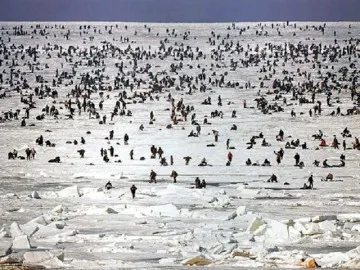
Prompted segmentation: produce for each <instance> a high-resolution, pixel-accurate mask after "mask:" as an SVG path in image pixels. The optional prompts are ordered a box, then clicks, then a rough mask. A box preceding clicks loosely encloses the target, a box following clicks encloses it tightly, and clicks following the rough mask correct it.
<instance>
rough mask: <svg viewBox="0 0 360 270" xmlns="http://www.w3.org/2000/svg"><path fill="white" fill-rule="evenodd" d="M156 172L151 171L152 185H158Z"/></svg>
mask: <svg viewBox="0 0 360 270" xmlns="http://www.w3.org/2000/svg"><path fill="white" fill-rule="evenodd" d="M156 175H157V174H156V172H154V170H151V172H150V183H152V182H154V183H155V184H156Z"/></svg>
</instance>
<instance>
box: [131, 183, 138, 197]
mask: <svg viewBox="0 0 360 270" xmlns="http://www.w3.org/2000/svg"><path fill="white" fill-rule="evenodd" d="M136 190H137V187H136V186H135V185H132V186H131V188H130V191H131V194H132V197H133V199H135V192H136Z"/></svg>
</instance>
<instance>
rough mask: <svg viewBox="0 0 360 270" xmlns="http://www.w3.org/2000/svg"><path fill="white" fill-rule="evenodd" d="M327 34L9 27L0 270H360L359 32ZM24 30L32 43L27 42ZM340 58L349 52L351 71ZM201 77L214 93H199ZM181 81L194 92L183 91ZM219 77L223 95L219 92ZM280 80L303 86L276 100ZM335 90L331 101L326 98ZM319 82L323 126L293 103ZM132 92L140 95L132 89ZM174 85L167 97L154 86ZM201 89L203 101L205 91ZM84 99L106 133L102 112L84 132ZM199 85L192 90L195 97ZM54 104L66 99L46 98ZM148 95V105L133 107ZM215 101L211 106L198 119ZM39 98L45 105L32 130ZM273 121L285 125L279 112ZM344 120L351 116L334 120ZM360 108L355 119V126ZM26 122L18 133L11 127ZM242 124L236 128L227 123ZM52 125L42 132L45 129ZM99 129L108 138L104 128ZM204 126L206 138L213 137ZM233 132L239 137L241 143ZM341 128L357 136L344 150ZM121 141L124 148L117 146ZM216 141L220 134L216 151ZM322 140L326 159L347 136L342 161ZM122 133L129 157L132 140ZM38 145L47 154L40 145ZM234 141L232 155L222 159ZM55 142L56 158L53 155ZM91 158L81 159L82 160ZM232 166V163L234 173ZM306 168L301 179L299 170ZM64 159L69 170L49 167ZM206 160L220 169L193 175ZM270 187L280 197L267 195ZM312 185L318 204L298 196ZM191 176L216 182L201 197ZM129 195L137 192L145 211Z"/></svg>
mask: <svg viewBox="0 0 360 270" xmlns="http://www.w3.org/2000/svg"><path fill="white" fill-rule="evenodd" d="M20 25H22V28H20ZM60 25H61V26H62V25H63V26H64V27H63V28H62V27H60ZM88 25H89V27H87V26H88ZM307 25H308V27H307ZM349 25H350V26H349ZM84 26H86V27H84ZM323 26H324V23H296V26H295V23H294V22H290V25H289V26H286V23H283V22H281V23H274V27H272V26H271V23H261V24H259V23H236V24H235V25H232V24H226V23H222V24H147V25H146V26H144V24H142V23H141V24H140V23H127V24H126V23H87V22H82V23H80V22H79V23H61V24H59V23H40V24H38V23H6V22H2V23H1V47H0V50H1V56H0V59H1V60H0V61H1V64H0V72H1V74H2V83H1V88H0V94H1V95H2V98H0V113H1V114H0V117H1V120H0V134H1V136H0V153H1V155H0V164H1V167H0V179H1V180H0V181H1V182H0V198H1V205H2V206H1V209H0V221H1V229H0V237H1V241H0V242H1V245H0V251H1V254H0V256H1V257H0V263H1V262H7V263H8V262H13V261H19V262H21V263H23V264H24V265H31V266H33V265H42V266H44V267H46V268H56V269H57V268H73V269H99V268H103V269H114V268H117V269H118V268H130V267H133V268H143V269H150V268H157V267H159V268H160V267H161V268H163V267H169V268H170V267H184V268H187V265H206V266H210V267H216V268H219V269H221V268H224V269H225V268H227V267H236V268H241V267H243V268H251V267H256V268H264V267H282V268H293V267H305V266H310V265H315V264H318V265H321V266H322V267H329V268H338V267H342V266H344V267H350V268H351V267H353V268H358V267H360V213H359V210H358V207H359V205H360V202H359V198H360V195H359V194H360V179H359V172H360V170H359V169H360V167H359V165H360V162H359V154H360V152H359V150H357V149H353V148H352V143H353V142H354V141H355V137H356V136H359V135H360V128H359V113H358V109H357V108H358V103H357V97H356V95H355V98H354V99H353V100H352V99H351V87H353V88H354V89H355V91H356V90H357V91H358V92H359V87H358V84H359V83H358V81H357V78H358V76H359V75H358V74H359V71H358V68H359V63H358V59H359V54H360V52H359V40H358V36H359V33H360V24H359V23H354V22H341V23H327V24H326V27H325V28H324V34H323V33H322V31H321V29H322V27H323ZM14 27H17V28H14ZM20 29H21V31H23V32H26V33H27V34H25V35H20V34H19V33H20V32H21V31H20ZM35 29H36V33H35V32H34V30H35ZM15 32H17V34H14V33H15ZM240 32H241V34H240ZM80 33H81V34H80ZM212 33H213V34H212ZM126 38H129V41H127V40H126ZM335 39H336V44H335V41H334V40H335ZM350 40H351V41H350ZM237 42H239V46H238V51H237V50H235V48H236V44H237ZM270 43H271V44H272V45H273V47H272V48H273V51H271V50H270V49H269V44H270ZM285 43H287V45H286V46H287V50H288V53H289V47H290V44H292V45H294V46H295V47H297V46H298V47H299V48H302V50H301V51H297V52H294V54H295V56H294V58H291V57H290V55H289V56H288V59H287V61H284V58H285V56H284V54H283V53H284V48H285ZM320 43H321V44H322V49H321V50H322V52H323V54H319V55H318V59H317V60H314V55H313V47H311V45H312V44H314V45H316V46H318V45H319V44H320ZM350 43H351V44H352V45H353V48H356V49H355V51H353V52H352V53H351V54H349V53H346V52H347V46H348V47H349V46H350ZM181 44H183V45H181ZM231 44H232V45H231ZM257 45H258V48H257ZM305 45H309V46H305ZM330 45H331V46H333V47H335V48H336V47H337V46H339V47H338V49H337V50H335V51H336V53H334V50H330V52H329V53H324V52H325V51H326V49H327V48H329V46H330ZM60 46H61V47H62V48H60ZM187 46H189V48H188V49H187ZM280 46H281V47H280ZM302 46H303V47H302ZM29 47H32V48H34V49H35V50H36V51H37V53H36V57H34V55H33V56H32V57H30V56H29V52H26V50H28V49H29ZM137 48H138V49H137ZM303 48H306V53H307V54H308V56H307V57H305V56H304V50H303ZM186 49H187V56H185V57H184V55H182V54H184V50H186ZM28 51H30V50H28ZM60 51H61V52H60ZM90 51H91V52H90ZM141 51H146V52H149V55H150V56H148V59H146V58H145V57H143V58H141V59H138V60H137V61H136V66H134V58H136V57H138V56H139V52H141ZM199 52H201V54H199ZM340 52H341V53H344V54H342V55H340V56H341V57H340V56H339V54H340ZM192 53H193V54H194V56H193V59H191V56H190V55H191V54H192ZM90 55H91V56H90ZM332 57H334V58H332ZM334 59H335V60H334ZM242 60H249V62H247V63H244V62H242ZM97 61H98V65H97V64H96V63H95V62H97ZM268 61H269V62H268ZM121 62H123V67H122V71H123V72H120V63H121ZM235 62H237V64H234V63H235ZM180 63H182V67H181V68H179V65H180ZM274 63H275V64H276V66H275V64H274ZM147 65H148V66H147ZM174 65H175V66H177V67H175V66H174ZM245 65H248V66H245ZM274 69H275V70H276V72H275V73H274V71H273V70H274ZM345 69H346V70H347V72H345ZM65 72H66V74H65ZM150 72H151V74H150ZM305 72H306V73H305ZM87 73H89V76H90V77H92V78H94V80H93V82H92V85H88V86H87V89H86V90H84V84H83V83H81V82H83V81H82V78H84V77H86V74H87ZM310 73H311V76H310V75H309V74H310ZM200 74H205V75H206V79H205V80H202V79H201V78H199V75H200ZM332 74H336V76H332ZM183 75H187V76H189V78H191V79H189V81H188V82H186V80H185V81H184V82H182V83H180V77H183ZM222 76H223V77H224V84H223V85H219V84H214V82H215V80H216V79H217V80H220V79H221V77H222ZM309 76H310V77H309ZM116 77H118V78H123V80H121V79H119V82H118V87H119V89H115V88H116V87H114V81H115V80H116V79H115V78H116ZM155 77H156V78H157V86H156V85H155V83H154V82H155V79H154V78H155ZM285 77H287V78H290V77H291V78H292V80H291V82H290V84H291V85H292V86H291V87H292V88H291V91H288V92H286V91H285V90H284V89H282V90H280V88H279V87H275V88H274V87H273V82H274V80H275V79H279V80H280V82H281V81H284V78H285ZM326 77H327V78H328V79H327V80H326V81H327V83H326V84H327V85H326V86H325V85H324V84H322V85H320V84H319V85H318V86H316V83H317V82H324V80H325V78H326ZM170 78H172V79H173V80H172V82H173V84H169V81H170ZM183 78H184V77H183ZM208 78H211V79H212V83H211V82H209V81H208ZM309 78H310V80H312V81H314V85H315V86H314V89H317V90H318V93H317V94H316V98H315V101H321V103H322V106H321V107H322V112H321V115H320V114H314V112H313V115H312V116H311V117H310V116H309V110H310V109H311V110H312V111H314V106H315V103H311V102H310V103H307V102H305V103H303V104H301V105H300V104H299V98H298V99H296V98H294V96H293V95H294V91H295V92H296V91H299V93H298V95H299V97H300V96H301V97H304V98H306V99H309V100H311V93H312V89H310V88H306V87H305V88H304V86H303V85H301V84H302V83H304V82H307V81H308V80H309ZM53 79H55V81H54V82H53ZM135 79H136V80H135ZM140 79H141V82H140V84H139V88H137V84H136V82H137V81H139V80H140ZM11 80H12V82H11ZM25 80H26V82H25ZM126 80H129V83H130V84H134V89H132V90H131V89H130V86H128V87H126V88H125V87H124V84H125V81H126ZM165 81H166V82H167V85H166V86H163V87H158V86H159V85H161V84H163V83H164V82H165ZM228 82H230V84H229V85H227V83H228ZM288 82H289V81H288V80H285V83H288ZM249 83H250V85H249ZM201 84H203V85H205V86H206V87H205V92H204V91H200V88H201V87H200V86H201ZM41 85H43V88H41ZM45 85H47V86H48V87H50V89H51V91H49V95H47V94H44V96H43V98H40V96H39V95H34V93H35V88H36V87H38V88H39V89H43V90H44V91H45ZM75 85H77V86H80V88H81V90H82V96H80V97H79V102H80V103H81V104H82V102H83V95H87V93H88V90H89V91H90V92H91V96H90V100H91V101H92V102H93V103H94V104H95V109H96V112H97V113H98V114H99V117H100V118H96V114H95V113H94V114H92V115H90V117H89V112H88V111H83V110H82V109H81V110H82V112H81V114H79V113H78V110H77V107H76V97H74V96H72V95H71V91H72V90H74V89H75ZM189 85H190V86H191V87H192V85H195V86H196V87H195V88H193V89H191V91H190V90H189ZM326 87H327V88H328V91H331V94H332V95H331V100H330V103H331V105H332V106H328V105H327V100H326V99H327V95H326V91H325V90H324V89H325V88H326ZM17 88H18V89H17ZM160 88H161V91H160ZM39 89H38V90H39ZM294 89H295V90H294ZM303 89H305V90H304V92H301V91H302V90H303ZM309 89H310V90H311V91H310V90H309ZM53 90H56V91H57V92H58V95H59V96H58V97H52V96H51V93H52V91H53ZM293 90H294V91H293ZM339 90H341V91H339ZM123 91H126V93H127V98H125V99H124V100H125V101H126V112H127V111H128V110H130V111H131V115H126V114H125V115H123V116H120V115H118V114H117V115H115V116H114V117H113V119H112V120H111V113H112V111H113V108H114V106H115V103H116V101H118V100H119V93H122V92H123ZM149 91H152V93H151V96H152V98H151V99H150V98H149V97H148V96H146V97H145V99H144V100H142V99H141V98H140V97H139V95H135V92H136V93H137V94H139V93H146V92H149ZM45 92H46V91H45ZM300 92H301V93H300ZM68 93H70V95H68ZM101 93H102V94H101ZM169 94H171V98H173V99H174V104H175V106H176V104H177V103H178V102H179V101H180V100H181V99H183V103H184V105H185V106H188V105H189V106H194V110H193V111H191V112H190V113H189V114H188V115H187V120H186V121H185V119H183V115H181V112H180V111H175V114H176V117H177V121H173V120H174V119H173V120H172V119H171V113H172V104H171V98H170V99H169ZM31 95H32V97H30V96H31ZM219 95H221V100H222V105H221V106H219V105H218V96H219ZM279 95H281V98H280V97H279ZM208 97H211V101H212V102H211V104H210V105H204V104H202V103H203V101H204V100H205V99H207V98H208ZM260 97H264V98H265V99H266V100H267V102H268V105H272V107H271V108H270V109H269V111H264V112H265V113H264V112H262V111H261V110H260V109H258V108H257V102H256V99H258V98H260ZM284 97H285V98H286V100H287V101H286V104H285V102H283V98H284ZM21 98H22V99H24V100H26V101H24V100H23V101H24V102H21ZM30 98H32V101H33V102H34V104H33V105H34V106H33V108H31V110H30V111H29V114H30V115H29V118H26V119H25V121H26V126H24V127H22V126H21V121H22V119H23V117H25V113H26V112H25V110H26V108H28V107H29V104H30V103H31V102H30V101H29V100H30ZM69 99H71V100H72V106H73V108H75V112H74V115H73V116H72V117H73V119H71V118H70V117H69V114H70V113H69V110H68V109H67V106H68V104H65V101H66V102H68V100H69ZM276 99H277V100H276ZM102 100H103V109H102V110H100V109H99V103H100V102H101V101H102ZM244 100H246V108H245V107H244ZM142 101H143V102H142ZM46 105H48V106H49V107H51V106H52V105H54V106H55V107H56V109H57V110H58V112H59V115H58V117H57V118H56V117H54V116H52V115H49V114H46V113H45V111H44V110H43V109H44V108H45V106H46ZM277 106H280V107H281V108H282V109H283V111H276V110H274V109H272V108H274V107H275V108H278V107H277ZM338 106H339V107H340V108H341V113H342V114H343V115H342V116H341V115H340V116H336V115H331V113H332V112H333V111H336V108H337V107H338ZM354 107H355V109H354V111H355V112H354V113H352V114H349V115H346V114H347V110H348V109H353V108H354ZM17 109H19V111H20V113H19V116H18V119H17V120H16V119H14V118H13V117H9V115H10V114H9V112H11V114H13V113H15V112H16V110H17ZM215 110H218V111H222V113H223V117H219V116H217V117H211V113H212V112H214V111H215ZM234 110H235V111H236V117H231V116H232V113H233V111H234ZM292 110H294V112H295V113H296V116H295V117H292V116H291V111H292ZM151 111H152V112H153V114H154V118H155V120H154V121H152V122H153V123H152V124H150V123H149V121H150V118H149V115H150V112H151ZM194 113H196V116H194V119H195V120H196V121H197V122H198V123H199V124H200V126H201V133H200V134H199V136H197V137H188V135H189V133H190V132H191V131H192V130H193V131H194V132H195V133H196V125H193V124H192V121H191V116H192V114H194ZM42 114H44V117H43V119H42V120H38V119H36V117H37V116H41V115H42ZM104 115H106V116H107V119H106V123H104V124H100V123H99V122H100V121H103V116H104ZM205 117H206V118H207V120H208V122H209V123H211V124H203V120H204V118H205ZM170 124H171V128H169V126H168V125H170ZM233 124H235V125H236V126H237V130H231V127H232V126H233ZM140 125H143V126H144V129H143V130H142V131H141V130H139V127H140ZM345 127H347V129H348V130H349V131H350V133H351V135H352V136H351V137H343V136H342V135H341V132H342V131H343V130H344V129H345ZM280 129H282V130H283V131H284V133H285V134H284V139H283V140H277V139H276V136H277V135H278V133H279V130H280ZM111 130H113V131H114V138H113V139H110V138H109V132H110V131H111ZM213 130H216V131H218V132H219V138H218V141H217V142H216V141H215V140H214V132H213ZM319 130H322V132H323V133H324V136H323V138H324V139H325V140H326V143H327V144H329V145H331V142H332V140H333V135H336V137H337V138H338V140H339V142H340V143H341V145H340V147H339V149H334V148H333V147H331V146H329V147H319V143H320V141H319V140H315V139H314V137H312V135H313V134H317V133H318V131H319ZM89 131H90V132H89ZM260 132H262V133H263V135H264V138H265V139H266V141H267V142H268V143H269V144H270V145H269V146H262V145H261V141H262V139H259V138H258V139H256V144H254V145H253V146H252V148H249V144H247V142H249V141H250V139H251V137H252V136H257V135H259V134H260ZM125 133H126V134H128V135H129V142H128V144H125V143H124V140H123V138H124V135H125ZM40 135H42V136H43V138H44V145H43V146H40V145H38V144H37V143H36V139H37V138H38V137H39V136H40ZM81 137H83V138H84V139H85V141H86V142H85V143H84V144H82V143H81V142H80V139H81ZM227 139H230V143H229V144H230V146H231V149H227V147H226V141H227ZM296 139H299V140H300V143H301V144H302V143H304V142H306V143H307V149H302V148H301V144H300V145H299V146H297V147H293V148H290V149H287V148H285V143H286V142H291V140H294V141H295V140H296ZM47 140H49V141H50V143H51V144H54V145H53V147H52V146H45V141H47ZM74 140H76V141H77V142H78V144H74ZM343 140H345V141H346V144H347V148H348V149H346V150H344V149H343V147H342V141H343ZM152 145H155V146H156V147H161V148H162V149H163V150H164V155H163V156H164V157H166V160H167V162H168V163H169V165H168V166H161V165H160V159H159V158H158V157H156V158H155V159H152V158H150V155H151V153H150V147H151V146H152ZM110 146H112V147H113V148H114V156H113V157H111V156H110V155H109V159H110V160H109V162H105V161H104V160H103V157H102V156H101V155H100V149H101V148H103V149H107V151H108V152H109V150H108V149H109V148H110ZM27 148H30V149H32V148H34V149H35V150H36V155H35V158H34V159H31V160H22V159H19V158H15V159H8V153H9V152H13V150H14V149H15V150H17V156H24V157H26V153H25V151H26V149H27ZM280 148H283V149H284V151H285V153H284V158H283V159H282V161H281V163H280V164H277V163H276V156H275V154H274V151H275V152H277V151H279V149H280ZM81 149H83V150H85V152H84V157H83V158H81V157H80V155H79V152H78V151H79V150H81ZM132 149H133V150H134V159H133V160H131V159H130V155H129V153H130V151H131V150H132ZM229 151H231V152H232V154H233V158H232V161H231V165H230V166H226V162H227V154H228V152H229ZM296 153H299V154H300V156H301V161H303V162H304V165H305V166H304V167H303V168H300V167H298V166H294V164H295V161H294V155H295V154H296ZM341 154H344V155H345V156H346V159H345V164H346V165H345V166H344V167H340V166H334V167H328V168H323V166H322V161H323V160H324V159H327V160H328V164H330V165H337V164H339V162H340V159H339V157H340V155H341ZM171 155H172V156H173V159H174V164H173V165H170V156H171ZM186 156H190V157H191V160H190V162H189V165H185V160H184V159H183V158H184V157H186ZM56 157H60V162H59V163H49V162H48V161H49V160H51V159H54V158H56ZM141 157H144V160H141ZM203 158H206V160H207V162H208V164H211V165H212V166H198V164H199V163H200V162H201V160H202V159H203ZM248 158H250V159H251V161H252V163H256V162H257V163H259V164H262V163H263V161H264V159H265V158H267V159H268V160H269V161H270V162H271V166H246V160H247V159H248ZM314 160H319V161H320V166H319V167H316V166H315V165H313V162H314ZM151 170H154V171H155V172H156V173H157V178H156V180H157V183H156V184H155V183H149V180H150V178H149V174H150V171H151ZM172 170H175V171H176V172H177V173H178V177H177V182H176V183H174V182H173V179H172V177H170V175H171V172H172ZM328 173H332V174H333V175H334V179H333V181H321V179H325V178H326V175H327V174H328ZM272 174H275V175H276V176H277V181H278V182H275V183H270V182H267V180H268V179H269V178H270V176H271V175H272ZM311 174H312V175H313V176H314V189H301V188H302V187H303V185H304V183H306V182H307V180H308V178H309V176H310V175H311ZM196 177H199V178H200V180H202V179H205V180H206V183H207V186H206V188H202V189H197V188H194V187H195V185H194V180H195V178H196ZM108 181H111V183H112V185H113V187H114V188H113V189H111V190H106V189H105V184H106V182H108ZM285 182H286V183H287V185H284V183H285ZM133 184H135V185H136V187H137V191H136V196H135V198H134V199H133V198H132V195H131V192H130V187H131V186H132V185H133ZM11 245H12V246H11ZM9 246H11V250H10V251H9ZM315 262H316V263H315Z"/></svg>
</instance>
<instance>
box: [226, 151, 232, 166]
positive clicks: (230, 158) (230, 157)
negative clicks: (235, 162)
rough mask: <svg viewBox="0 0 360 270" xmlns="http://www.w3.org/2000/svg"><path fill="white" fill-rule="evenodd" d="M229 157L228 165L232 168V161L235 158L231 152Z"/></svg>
mask: <svg viewBox="0 0 360 270" xmlns="http://www.w3.org/2000/svg"><path fill="white" fill-rule="evenodd" d="M227 157H228V164H229V166H230V164H231V161H232V158H233V154H232V153H231V152H229V153H228V155H227Z"/></svg>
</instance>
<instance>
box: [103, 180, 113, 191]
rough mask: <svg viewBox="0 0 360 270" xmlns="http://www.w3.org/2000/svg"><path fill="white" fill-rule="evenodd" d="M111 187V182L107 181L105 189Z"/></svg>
mask: <svg viewBox="0 0 360 270" xmlns="http://www.w3.org/2000/svg"><path fill="white" fill-rule="evenodd" d="M112 188H113V186H112V184H111V182H110V181H108V182H107V183H106V184H105V189H106V190H110V189H112Z"/></svg>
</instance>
